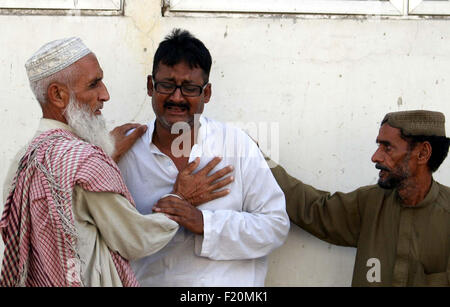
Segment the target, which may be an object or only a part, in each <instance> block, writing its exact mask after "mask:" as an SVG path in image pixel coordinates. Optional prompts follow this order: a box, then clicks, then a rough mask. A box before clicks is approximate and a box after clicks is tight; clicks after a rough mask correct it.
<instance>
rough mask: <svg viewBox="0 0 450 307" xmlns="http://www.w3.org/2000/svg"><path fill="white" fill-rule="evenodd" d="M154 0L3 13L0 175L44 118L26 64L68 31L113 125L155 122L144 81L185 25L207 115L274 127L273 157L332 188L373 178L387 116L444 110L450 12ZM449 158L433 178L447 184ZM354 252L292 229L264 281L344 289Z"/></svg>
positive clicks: (448, 110)
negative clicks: (383, 12) (208, 89)
mask: <svg viewBox="0 0 450 307" xmlns="http://www.w3.org/2000/svg"><path fill="white" fill-rule="evenodd" d="M159 4H160V0H151V1H146V2H144V1H138V0H133V1H127V7H126V13H125V15H126V16H125V17H68V16H63V17H58V16H6V15H4V16H0V46H1V48H0V67H1V70H0V84H1V85H2V87H1V91H0V102H1V105H0V112H1V113H0V114H1V120H0V139H1V140H2V142H1V144H0V181H1V182H3V180H4V176H5V174H6V170H7V167H8V165H9V163H10V161H11V159H12V157H13V156H14V154H15V152H16V151H17V150H18V148H19V147H20V146H21V145H22V144H24V143H25V142H26V141H27V140H28V138H29V137H30V136H31V135H32V134H33V131H34V130H35V128H36V126H37V123H38V120H39V117H40V110H39V107H38V105H37V103H36V102H35V101H34V99H33V97H32V93H31V91H30V90H29V87H28V82H27V78H26V74H25V70H24V68H23V65H24V63H25V61H26V59H27V58H28V57H29V56H30V55H31V54H32V53H33V52H34V51H35V50H37V49H38V48H39V47H40V46H41V45H42V44H44V43H46V42H48V41H50V40H54V39H57V38H62V37H68V36H80V37H81V38H82V39H83V40H84V41H85V43H86V44H87V45H88V46H89V47H90V48H91V49H92V50H94V51H95V52H96V54H97V56H98V58H99V60H100V63H101V65H102V67H103V70H104V73H105V81H106V85H107V86H108V89H109V91H110V95H111V100H110V102H108V103H106V104H105V109H104V115H105V117H106V118H107V119H108V120H109V124H110V126H111V127H113V126H115V125H118V124H122V123H125V122H130V121H136V122H141V123H145V122H147V121H149V120H150V119H151V118H153V112H152V109H151V105H150V102H151V100H150V99H149V98H148V97H147V96H146V89H145V84H146V75H147V74H149V72H150V71H151V63H152V55H153V52H154V51H155V49H156V47H157V45H158V43H159V41H161V40H162V39H163V37H164V36H165V35H166V34H168V33H169V31H170V30H171V29H172V28H174V27H180V28H185V29H188V30H189V31H191V32H192V33H193V34H194V35H196V36H197V37H198V38H200V39H201V40H202V41H203V42H204V43H205V44H206V46H207V47H208V48H209V49H210V51H211V54H212V56H213V67H212V74H211V82H212V85H213V96H212V99H211V102H210V103H209V104H208V105H207V106H206V108H205V114H206V115H207V116H210V117H214V118H216V119H218V120H221V121H229V122H256V123H259V122H266V123H279V130H280V141H279V143H280V151H279V152H280V162H281V164H282V165H283V166H285V168H286V169H287V170H288V171H289V172H290V173H291V174H293V175H295V176H297V177H298V178H300V179H302V180H303V181H305V182H306V183H309V184H312V185H314V186H316V187H318V188H320V189H325V190H329V191H332V192H333V191H336V190H340V191H351V190H353V189H356V188H357V187H359V186H362V185H368V184H374V183H376V178H377V173H378V172H377V171H376V170H375V168H374V167H373V164H372V162H371V161H370V157H371V155H372V153H373V152H374V150H375V148H376V145H375V138H376V136H377V133H378V128H379V124H380V121H381V119H382V118H383V116H384V114H385V113H387V112H389V111H397V110H408V109H422V108H424V109H431V110H439V111H442V112H444V113H445V114H446V115H447V117H450V106H449V102H448V100H449V98H450V86H449V82H450V69H449V68H450V57H449V56H448V55H449V54H450V44H449V39H450V27H449V24H450V20H380V19H367V20H366V19H365V20H355V19H335V20H332V19H298V18H297V19H295V18H193V17H189V18H183V17H161V14H160V8H159ZM446 128H447V131H450V126H449V124H448V123H447V126H446ZM449 163H450V162H449V160H447V161H445V162H444V164H443V165H442V166H441V168H440V170H439V171H438V172H437V173H436V175H435V178H436V179H437V180H438V181H440V182H442V183H443V184H446V185H450V179H449V178H450V176H449V175H450V170H449V165H450V164H449ZM1 189H2V187H0V192H2V191H1ZM1 194H2V193H0V195H1ZM0 209H2V208H0ZM354 255H355V250H354V249H353V248H344V247H337V246H332V245H329V244H327V243H324V242H322V241H320V240H318V239H316V238H314V237H312V236H310V235H309V234H307V233H305V232H304V231H302V230H300V229H299V228H298V227H296V226H293V227H292V230H291V232H290V236H289V238H288V240H287V242H286V244H285V245H284V246H283V247H281V248H280V249H278V250H277V251H275V252H274V253H273V254H272V255H271V257H270V268H269V274H268V277H267V282H266V284H267V285H269V286H347V285H350V282H351V276H352V270H353V261H354Z"/></svg>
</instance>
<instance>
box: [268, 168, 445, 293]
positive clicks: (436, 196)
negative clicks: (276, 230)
mask: <svg viewBox="0 0 450 307" xmlns="http://www.w3.org/2000/svg"><path fill="white" fill-rule="evenodd" d="M271 170H272V173H273V175H274V177H275V179H276V181H277V182H278V184H279V185H280V187H281V189H282V190H283V192H284V194H285V196H286V209H287V211H288V214H289V217H290V219H291V221H292V222H293V223H295V224H297V225H298V226H300V227H301V228H303V229H305V230H306V231H308V232H310V233H311V234H313V235H315V236H316V237H318V238H320V239H322V240H325V241H327V242H329V243H332V244H337V245H343V246H353V247H356V248H357V253H356V259H355V267H354V271H353V280H352V286H449V285H450V188H449V187H446V186H444V185H441V184H439V183H437V182H435V181H433V183H432V186H431V189H430V191H429V192H428V194H427V196H426V197H425V199H424V200H423V201H421V202H420V203H419V204H417V205H416V206H414V207H407V206H405V205H403V204H402V203H401V202H400V200H399V198H398V196H397V191H396V190H395V189H394V190H387V189H382V188H380V187H378V186H377V185H373V186H366V187H362V188H359V189H357V190H356V191H354V192H351V193H340V192H337V193H335V194H333V195H330V193H328V192H324V191H319V190H317V189H315V188H313V187H312V186H309V185H306V184H304V183H302V182H301V181H299V180H297V179H295V178H293V177H291V176H290V175H289V174H288V173H287V172H286V171H285V170H284V169H283V168H282V167H281V166H276V167H274V168H272V169H271Z"/></svg>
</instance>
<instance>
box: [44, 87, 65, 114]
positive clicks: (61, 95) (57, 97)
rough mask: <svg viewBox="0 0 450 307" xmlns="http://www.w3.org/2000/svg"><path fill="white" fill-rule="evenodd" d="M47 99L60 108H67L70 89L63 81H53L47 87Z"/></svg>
mask: <svg viewBox="0 0 450 307" xmlns="http://www.w3.org/2000/svg"><path fill="white" fill-rule="evenodd" d="M47 100H48V103H50V104H52V105H53V106H55V107H57V108H58V109H65V108H66V106H67V105H68V104H69V100H70V93H69V89H68V88H67V86H65V85H64V84H62V83H59V82H54V83H51V84H50V85H49V86H48V88H47Z"/></svg>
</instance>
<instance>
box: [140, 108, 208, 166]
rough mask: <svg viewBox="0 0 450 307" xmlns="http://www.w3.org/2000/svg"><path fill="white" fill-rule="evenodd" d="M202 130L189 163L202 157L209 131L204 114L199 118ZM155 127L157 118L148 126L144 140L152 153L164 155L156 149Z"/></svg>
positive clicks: (199, 132)
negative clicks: (154, 142)
mask: <svg viewBox="0 0 450 307" xmlns="http://www.w3.org/2000/svg"><path fill="white" fill-rule="evenodd" d="M199 123H200V128H199V129H198V135H197V144H194V146H193V147H192V150H191V154H190V159H189V162H192V161H193V160H194V159H195V157H201V156H202V153H203V144H204V142H205V140H206V134H207V133H206V132H207V130H208V128H207V126H208V120H207V119H206V117H205V116H203V114H200V118H199ZM155 125H156V118H155V119H153V120H151V121H150V122H149V123H148V124H147V132H146V133H145V136H144V140H145V143H146V144H149V146H150V151H151V152H152V153H154V154H159V155H162V154H163V153H162V152H161V151H160V150H159V149H158V147H156V145H155V144H153V142H152V139H153V132H154V131H155Z"/></svg>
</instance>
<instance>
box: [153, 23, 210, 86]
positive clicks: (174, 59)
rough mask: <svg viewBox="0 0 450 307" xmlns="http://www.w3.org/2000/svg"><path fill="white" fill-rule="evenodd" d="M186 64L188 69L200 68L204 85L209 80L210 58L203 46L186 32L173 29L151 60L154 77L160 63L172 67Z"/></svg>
mask: <svg viewBox="0 0 450 307" xmlns="http://www.w3.org/2000/svg"><path fill="white" fill-rule="evenodd" d="M181 62H186V63H187V64H188V65H189V67H190V68H201V69H202V70H203V73H204V79H205V80H204V81H205V83H207V82H208V80H209V73H210V71H211V64H212V58H211V54H210V53H209V50H208V49H207V48H206V47H205V45H204V44H203V43H202V42H201V41H200V40H199V39H197V38H195V37H194V36H193V35H192V34H191V33H189V32H188V31H186V30H181V29H174V30H173V31H172V33H170V34H169V35H167V36H166V37H165V39H164V40H163V41H162V42H161V43H160V44H159V46H158V49H157V50H156V52H155V56H154V58H153V72H152V75H153V77H155V75H156V73H157V72H158V65H159V64H160V63H162V64H164V65H167V66H174V65H176V64H179V63H181Z"/></svg>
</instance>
